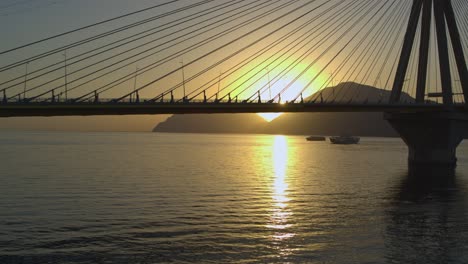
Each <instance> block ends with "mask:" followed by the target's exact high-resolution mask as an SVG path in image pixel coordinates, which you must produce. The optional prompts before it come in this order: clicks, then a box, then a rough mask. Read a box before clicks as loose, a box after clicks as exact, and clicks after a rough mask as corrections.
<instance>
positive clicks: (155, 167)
mask: <svg viewBox="0 0 468 264" xmlns="http://www.w3.org/2000/svg"><path fill="white" fill-rule="evenodd" d="M458 152H459V155H458V156H459V167H458V169H457V176H456V178H454V179H453V178H449V177H447V178H448V179H447V180H443V181H440V180H437V181H436V180H434V179H432V178H431V177H429V176H428V177H416V178H414V177H409V176H408V173H407V169H406V155H407V154H406V147H405V146H404V145H403V143H402V142H401V141H400V140H399V139H374V138H363V139H362V143H361V144H360V145H353V146H338V145H331V144H330V143H327V142H306V141H305V140H304V138H303V137H283V136H255V135H249V136H245V135H242V136H239V135H192V134H188V135H180V134H151V133H141V134H137V133H135V134H132V133H128V134H127V133H115V134H113V133H32V132H29V133H27V132H19V133H10V132H8V133H6V132H2V133H0V263H167V262H173V263H468V214H467V212H468V199H467V198H468V195H467V194H468V193H467V190H468V178H467V177H468V145H462V146H461V147H460V148H459V151H458ZM423 176H424V175H423Z"/></svg>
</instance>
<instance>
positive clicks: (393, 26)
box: [319, 5, 406, 102]
mask: <svg viewBox="0 0 468 264" xmlns="http://www.w3.org/2000/svg"><path fill="white" fill-rule="evenodd" d="M405 8H406V6H405V5H400V7H399V10H398V6H395V8H394V9H393V10H392V12H390V13H389V16H390V17H391V18H392V19H385V18H383V20H384V21H383V23H382V24H381V25H380V28H378V29H377V32H376V33H375V34H373V32H372V31H369V32H367V33H366V34H364V37H362V38H361V39H360V41H359V43H357V44H356V45H355V47H354V49H353V50H351V51H350V52H349V53H348V56H347V57H346V58H345V59H344V60H343V61H342V64H341V65H340V66H339V67H338V68H337V69H336V70H335V74H339V73H340V71H341V69H343V68H344V67H345V66H348V67H347V71H346V72H345V73H344V74H342V76H343V77H342V79H341V81H340V83H343V87H344V89H341V90H339V91H338V92H336V93H330V94H329V95H328V96H327V97H325V99H324V101H332V102H342V101H345V100H346V98H349V96H352V97H351V99H353V98H359V96H360V95H361V90H358V91H357V92H356V91H355V93H354V94H351V95H349V93H351V92H352V90H351V89H348V88H349V87H350V86H351V84H354V83H360V84H365V83H367V81H368V78H369V76H370V73H371V72H372V71H373V70H375V68H376V63H377V62H378V60H379V59H381V58H382V53H383V52H384V50H389V52H388V54H387V56H386V60H388V57H389V56H390V54H392V53H393V47H394V44H395V42H396V40H397V39H398V38H397V37H396V36H395V33H396V32H399V31H400V30H401V28H402V25H403V23H401V21H403V20H404V19H403V17H404V15H405V12H404V11H405ZM398 23H400V24H401V25H398ZM377 25H378V23H375V26H374V28H376V26H377ZM384 29H385V30H384ZM391 37H393V38H394V42H393V45H392V48H388V45H389V44H390V43H392V42H391V41H390V38H391ZM367 39H370V40H369V41H368V42H367V44H366V45H365V46H364V47H363V46H362V45H363V44H364V42H365V41H366V40H367ZM358 51H359V52H360V53H358ZM376 53H377V54H376ZM355 54H357V55H356V56H354V55H355ZM353 56H354V58H353ZM351 58H353V60H352V64H351V65H346V64H347V63H348V62H349V61H350V59H351ZM372 58H373V59H372ZM369 60H372V62H371V63H369ZM382 66H386V63H385V60H384V63H383V64H382ZM381 71H382V69H381ZM363 73H364V76H363V77H362V78H361V80H360V81H358V78H359V76H360V75H362V74H363ZM378 76H379V75H377V77H376V78H378ZM333 78H334V77H333ZM325 85H327V83H325V84H324V85H322V87H320V89H319V91H321V90H322V89H324V88H325V87H326V86H325ZM380 88H382V87H380ZM365 100H368V99H366V98H364V100H363V101H365Z"/></svg>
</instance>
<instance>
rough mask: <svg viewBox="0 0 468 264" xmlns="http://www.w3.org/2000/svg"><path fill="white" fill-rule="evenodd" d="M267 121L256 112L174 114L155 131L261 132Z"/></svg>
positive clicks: (154, 130)
mask: <svg viewBox="0 0 468 264" xmlns="http://www.w3.org/2000/svg"><path fill="white" fill-rule="evenodd" d="M266 125H267V123H266V122H265V120H264V119H263V118H262V117H260V116H259V115H256V114H197V115H173V116H171V117H169V118H168V119H167V120H166V121H165V122H162V123H159V124H158V125H157V126H156V127H155V128H154V129H153V132H168V133H239V134H255V133H261V132H260V131H261V130H263V129H264V126H266Z"/></svg>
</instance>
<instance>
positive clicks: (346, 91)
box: [306, 82, 415, 103]
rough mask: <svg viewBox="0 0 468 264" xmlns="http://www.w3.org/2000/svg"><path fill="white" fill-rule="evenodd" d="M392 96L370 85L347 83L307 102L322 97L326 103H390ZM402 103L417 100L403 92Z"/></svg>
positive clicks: (316, 100) (322, 92) (319, 93)
mask: <svg viewBox="0 0 468 264" xmlns="http://www.w3.org/2000/svg"><path fill="white" fill-rule="evenodd" d="M390 94H391V91H387V90H382V89H379V88H375V87H372V86H369V85H363V84H358V83H354V82H345V83H340V84H338V85H337V86H335V87H328V88H325V89H323V90H322V91H320V92H317V93H315V94H314V95H312V96H310V97H309V98H307V99H306V100H311V101H315V102H319V101H320V97H322V98H323V101H324V102H336V103H347V102H350V101H352V102H365V101H367V102H369V103H379V102H388V101H390ZM400 101H401V102H405V103H409V102H414V101H415V100H414V98H412V97H411V96H409V95H408V94H407V93H404V92H402V93H401V99H400Z"/></svg>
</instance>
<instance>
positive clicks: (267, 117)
mask: <svg viewBox="0 0 468 264" xmlns="http://www.w3.org/2000/svg"><path fill="white" fill-rule="evenodd" d="M282 114H283V113H258V115H259V116H261V117H262V118H263V119H265V121H267V122H268V123H269V122H271V121H273V120H275V119H276V118H277V117H279V116H280V115H282Z"/></svg>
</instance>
